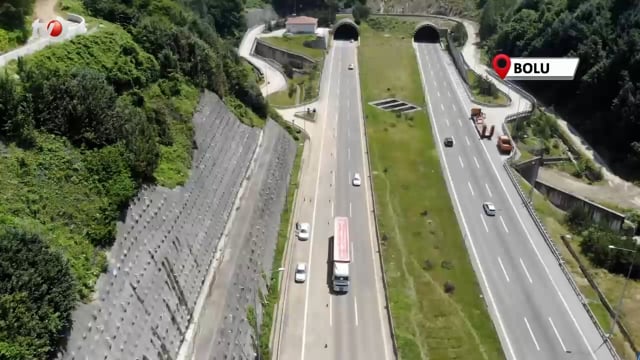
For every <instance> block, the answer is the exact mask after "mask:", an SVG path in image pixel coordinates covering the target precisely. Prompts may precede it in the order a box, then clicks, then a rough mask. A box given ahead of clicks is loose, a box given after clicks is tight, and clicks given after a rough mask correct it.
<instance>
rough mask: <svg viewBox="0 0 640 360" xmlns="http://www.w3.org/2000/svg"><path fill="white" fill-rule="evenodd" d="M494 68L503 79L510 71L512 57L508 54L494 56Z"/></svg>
mask: <svg viewBox="0 0 640 360" xmlns="http://www.w3.org/2000/svg"><path fill="white" fill-rule="evenodd" d="M492 64H493V70H494V71H495V72H496V74H498V76H500V78H501V79H503V80H504V78H505V77H506V76H507V74H508V73H509V68H511V58H510V57H509V55H506V54H498V55H496V56H494V58H493V62H492Z"/></svg>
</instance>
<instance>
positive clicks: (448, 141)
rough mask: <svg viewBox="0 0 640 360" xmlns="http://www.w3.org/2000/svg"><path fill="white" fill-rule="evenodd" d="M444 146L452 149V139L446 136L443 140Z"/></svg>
mask: <svg viewBox="0 0 640 360" xmlns="http://www.w3.org/2000/svg"><path fill="white" fill-rule="evenodd" d="M444 146H446V147H452V146H453V137H451V136H447V137H446V138H444Z"/></svg>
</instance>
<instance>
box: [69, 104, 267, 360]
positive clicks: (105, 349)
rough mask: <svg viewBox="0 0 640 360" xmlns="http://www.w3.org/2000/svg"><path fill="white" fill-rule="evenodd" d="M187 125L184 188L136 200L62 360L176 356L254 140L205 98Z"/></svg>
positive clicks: (154, 190) (149, 191)
mask: <svg viewBox="0 0 640 360" xmlns="http://www.w3.org/2000/svg"><path fill="white" fill-rule="evenodd" d="M193 122H194V126H195V147H196V149H195V150H194V157H193V163H192V172H191V177H190V178H189V181H188V182H187V184H186V185H185V186H184V187H183V188H178V189H175V190H169V189H165V188H161V187H156V186H153V187H147V188H144V189H142V190H141V191H140V193H139V194H138V196H137V198H136V199H135V201H134V202H133V203H132V204H131V206H130V208H129V210H128V213H127V218H126V221H125V222H124V223H123V224H120V226H119V229H118V235H117V239H116V241H115V244H114V246H113V248H112V249H111V252H110V255H109V268H108V272H107V273H106V274H104V275H102V276H101V277H100V279H99V280H98V284H97V292H96V295H95V300H94V301H93V302H92V303H91V304H88V305H83V306H81V307H80V308H79V309H78V310H77V311H76V312H75V313H74V326H73V331H72V333H71V335H70V337H69V341H68V344H67V350H66V352H65V354H63V355H61V358H64V359H74V360H76V359H83V360H84V359H90V360H94V359H96V360H97V359H105V360H106V359H170V358H175V356H176V355H177V352H178V349H179V346H180V344H181V342H182V339H183V337H184V333H185V331H186V329H187V327H188V325H189V322H190V320H191V314H192V312H193V307H194V305H195V302H196V299H197V297H198V295H199V293H200V290H201V287H202V284H203V281H204V278H205V276H206V274H207V270H208V267H209V265H210V263H211V261H212V259H213V256H214V253H215V249H216V246H217V244H218V242H219V240H220V237H221V235H222V232H223V230H224V228H225V225H226V222H227V219H228V217H229V214H230V212H231V210H232V206H233V203H234V200H235V198H236V196H237V194H238V191H239V188H240V185H241V183H242V180H243V179H244V177H245V174H246V172H247V169H248V167H249V164H250V161H251V158H252V156H253V154H254V152H255V150H256V147H257V144H258V138H259V135H260V132H259V129H255V128H250V127H248V126H245V125H242V124H241V123H240V122H239V121H238V120H237V119H236V118H235V116H234V115H232V114H231V113H230V112H229V111H228V110H227V108H226V107H225V106H224V103H223V102H222V101H221V100H220V99H219V98H218V97H217V96H216V95H215V94H213V93H210V92H205V94H204V95H203V96H202V97H201V100H200V104H199V106H198V111H197V113H196V114H195V115H194V118H193Z"/></svg>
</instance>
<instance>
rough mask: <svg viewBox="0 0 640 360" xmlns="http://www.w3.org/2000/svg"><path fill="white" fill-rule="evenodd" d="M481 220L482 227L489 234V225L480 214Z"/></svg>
mask: <svg viewBox="0 0 640 360" xmlns="http://www.w3.org/2000/svg"><path fill="white" fill-rule="evenodd" d="M480 220H482V225H484V230H485V231H486V232H489V228H488V227H487V223H486V222H485V221H484V215H483V214H480Z"/></svg>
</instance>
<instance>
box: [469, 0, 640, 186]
mask: <svg viewBox="0 0 640 360" xmlns="http://www.w3.org/2000/svg"><path fill="white" fill-rule="evenodd" d="M484 2H485V3H484V7H483V11H482V16H481V23H480V25H481V27H480V33H481V36H482V38H483V40H484V43H485V45H486V47H487V50H488V53H489V55H490V56H492V55H494V54H495V53H497V52H498V51H501V52H504V53H507V54H509V55H511V56H530V57H564V56H570V57H578V58H580V64H579V66H578V70H577V72H576V77H575V80H574V81H554V82H549V81H545V82H523V83H522V84H523V85H525V86H526V87H527V88H528V89H529V90H531V91H532V92H533V93H534V94H535V95H536V96H537V97H538V98H539V99H541V100H542V101H543V102H544V103H545V104H546V105H548V106H553V107H554V108H555V109H556V110H558V111H559V112H560V113H561V114H562V115H563V116H564V117H566V118H567V120H568V121H569V122H570V123H571V124H572V125H573V126H574V127H576V128H577V129H578V130H579V131H580V132H581V133H582V134H583V135H584V136H586V138H587V139H588V141H589V143H590V144H592V145H593V146H594V147H595V148H596V149H597V150H598V152H599V153H600V154H602V155H604V156H605V157H606V158H607V159H608V160H609V162H610V164H611V166H612V167H613V168H614V170H616V173H619V174H621V175H623V176H625V177H628V178H632V179H638V178H639V177H640V115H639V114H640V57H638V51H639V49H640V6H638V3H637V2H634V1H626V0H566V1H558V0H524V1H520V2H518V4H517V5H515V6H514V5H511V3H512V2H510V1H508V0H484Z"/></svg>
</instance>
